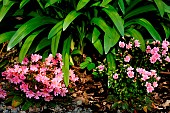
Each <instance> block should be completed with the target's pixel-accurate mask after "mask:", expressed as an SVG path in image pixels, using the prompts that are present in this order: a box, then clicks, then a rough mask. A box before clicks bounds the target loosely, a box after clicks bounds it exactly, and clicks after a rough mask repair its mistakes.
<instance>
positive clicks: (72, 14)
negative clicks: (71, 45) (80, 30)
mask: <svg viewBox="0 0 170 113" xmlns="http://www.w3.org/2000/svg"><path fill="white" fill-rule="evenodd" d="M80 14H81V13H80V12H77V11H75V10H73V11H71V12H70V13H69V14H68V15H67V16H66V18H65V19H64V23H63V31H65V30H66V29H67V27H68V26H69V25H70V24H71V22H72V21H73V20H74V19H75V18H77V17H78V16H79V15H80Z"/></svg>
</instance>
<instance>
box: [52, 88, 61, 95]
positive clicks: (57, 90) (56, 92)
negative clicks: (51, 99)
mask: <svg viewBox="0 0 170 113" xmlns="http://www.w3.org/2000/svg"><path fill="white" fill-rule="evenodd" d="M60 94H61V88H59V87H56V88H55V89H54V96H58V95H60Z"/></svg>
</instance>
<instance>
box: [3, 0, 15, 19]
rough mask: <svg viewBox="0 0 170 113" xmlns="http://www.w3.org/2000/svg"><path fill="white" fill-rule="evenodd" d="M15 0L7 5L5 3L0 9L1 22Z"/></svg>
mask: <svg viewBox="0 0 170 113" xmlns="http://www.w3.org/2000/svg"><path fill="white" fill-rule="evenodd" d="M14 3H15V2H13V1H9V2H8V4H7V5H3V6H2V7H1V9H0V22H1V21H2V19H3V18H4V17H5V15H6V14H7V12H8V10H9V9H10V8H11V7H12V6H13V5H14Z"/></svg>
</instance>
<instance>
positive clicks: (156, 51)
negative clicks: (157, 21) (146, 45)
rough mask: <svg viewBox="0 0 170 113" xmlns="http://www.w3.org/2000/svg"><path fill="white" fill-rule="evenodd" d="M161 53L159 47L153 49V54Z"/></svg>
mask: <svg viewBox="0 0 170 113" xmlns="http://www.w3.org/2000/svg"><path fill="white" fill-rule="evenodd" d="M158 52H159V48H158V47H154V48H153V49H151V54H152V55H153V54H155V53H158Z"/></svg>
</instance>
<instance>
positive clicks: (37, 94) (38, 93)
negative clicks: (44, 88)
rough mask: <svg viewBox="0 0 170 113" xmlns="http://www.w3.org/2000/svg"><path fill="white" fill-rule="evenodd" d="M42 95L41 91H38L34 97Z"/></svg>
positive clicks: (37, 97)
mask: <svg viewBox="0 0 170 113" xmlns="http://www.w3.org/2000/svg"><path fill="white" fill-rule="evenodd" d="M40 96H41V92H40V91H37V92H36V93H35V96H34V98H35V99H40V98H39V97H40Z"/></svg>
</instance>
